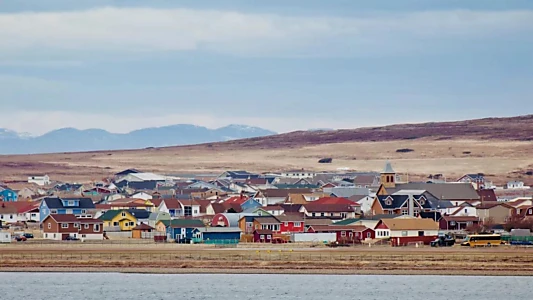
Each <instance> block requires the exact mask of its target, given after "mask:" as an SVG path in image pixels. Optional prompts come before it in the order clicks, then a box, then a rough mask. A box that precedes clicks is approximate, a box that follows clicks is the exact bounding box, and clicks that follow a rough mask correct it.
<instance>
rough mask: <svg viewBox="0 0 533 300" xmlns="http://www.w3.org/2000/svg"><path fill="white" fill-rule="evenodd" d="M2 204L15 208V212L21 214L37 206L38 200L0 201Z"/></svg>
mask: <svg viewBox="0 0 533 300" xmlns="http://www.w3.org/2000/svg"><path fill="white" fill-rule="evenodd" d="M2 205H3V206H5V207H8V208H14V209H16V210H17V213H19V214H22V213H26V212H29V211H32V210H35V209H38V208H39V202H27V201H17V202H2Z"/></svg>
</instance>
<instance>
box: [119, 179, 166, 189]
mask: <svg viewBox="0 0 533 300" xmlns="http://www.w3.org/2000/svg"><path fill="white" fill-rule="evenodd" d="M160 182H163V181H155V180H147V181H139V182H137V181H126V180H123V181H121V182H117V183H115V185H116V186H117V187H118V188H124V187H128V188H130V189H134V190H150V191H151V190H155V189H156V187H157V184H158V183H160Z"/></svg>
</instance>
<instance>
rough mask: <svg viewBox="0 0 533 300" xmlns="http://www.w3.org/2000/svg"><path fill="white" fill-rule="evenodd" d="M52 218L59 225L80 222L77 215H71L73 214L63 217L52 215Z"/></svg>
mask: <svg viewBox="0 0 533 300" xmlns="http://www.w3.org/2000/svg"><path fill="white" fill-rule="evenodd" d="M50 217H51V218H52V219H54V220H56V222H58V223H79V222H80V220H78V218H76V216H75V215H71V214H63V215H59V214H52V215H50Z"/></svg>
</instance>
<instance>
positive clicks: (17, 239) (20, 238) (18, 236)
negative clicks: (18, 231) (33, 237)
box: [13, 235, 27, 242]
mask: <svg viewBox="0 0 533 300" xmlns="http://www.w3.org/2000/svg"><path fill="white" fill-rule="evenodd" d="M13 239H14V240H15V241H17V242H25V241H26V240H27V239H26V237H25V236H23V235H15V236H13Z"/></svg>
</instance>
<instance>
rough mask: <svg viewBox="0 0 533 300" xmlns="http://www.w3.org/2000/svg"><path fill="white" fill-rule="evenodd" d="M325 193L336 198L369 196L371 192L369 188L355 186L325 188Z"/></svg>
mask: <svg viewBox="0 0 533 300" xmlns="http://www.w3.org/2000/svg"><path fill="white" fill-rule="evenodd" d="M322 191H324V193H326V194H329V195H332V196H335V197H344V198H348V197H352V196H368V195H369V194H370V190H369V189H368V188H356V187H355V186H335V187H331V188H323V189H322Z"/></svg>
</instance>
